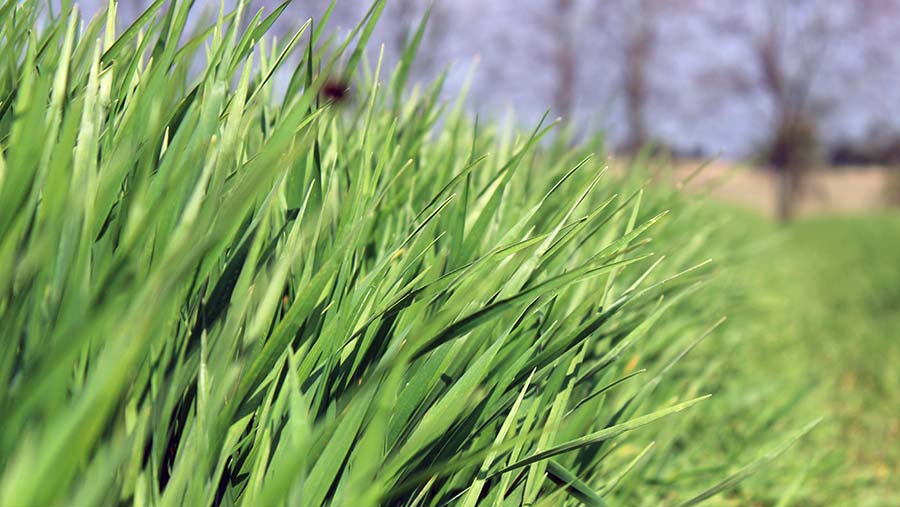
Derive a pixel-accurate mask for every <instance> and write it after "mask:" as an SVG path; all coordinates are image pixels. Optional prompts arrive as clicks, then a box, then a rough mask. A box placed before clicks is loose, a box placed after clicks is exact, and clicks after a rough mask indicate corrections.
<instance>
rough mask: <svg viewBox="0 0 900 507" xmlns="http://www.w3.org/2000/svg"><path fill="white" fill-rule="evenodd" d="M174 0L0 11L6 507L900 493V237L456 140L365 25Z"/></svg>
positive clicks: (477, 131) (485, 125)
mask: <svg viewBox="0 0 900 507" xmlns="http://www.w3.org/2000/svg"><path fill="white" fill-rule="evenodd" d="M162 3H163V2H162V0H160V1H159V2H156V4H155V5H154V6H153V7H151V10H150V11H148V12H147V14H146V15H144V16H141V17H140V18H139V19H138V20H137V21H136V22H135V24H134V25H132V26H130V27H128V28H127V29H126V30H124V31H123V32H121V33H115V26H116V24H115V4H113V3H110V8H109V10H108V12H107V13H102V14H101V15H100V16H98V17H97V18H95V19H94V20H93V21H91V22H88V23H82V21H81V20H80V19H79V16H78V13H77V11H75V10H68V9H66V10H64V11H63V12H62V14H61V15H58V16H49V17H42V16H44V14H42V13H41V9H42V8H43V6H44V3H43V2H38V1H25V2H3V3H0V19H2V20H4V21H3V22H2V23H0V62H2V65H0V323H2V332H3V340H2V342H0V381H2V382H3V385H4V387H5V389H3V390H2V391H0V413H2V414H3V420H2V426H0V505H2V506H4V507H6V506H20V505H21V506H56V505H73V506H77V507H82V506H92V505H138V506H145V505H153V506H156V505H160V506H176V505H215V506H239V505H243V506H257V505H266V506H269V505H272V506H276V505H298V506H301V507H316V506H320V505H329V506H341V505H347V506H376V505H392V506H393V505H397V506H408V507H413V506H434V507H437V506H444V505H462V506H464V507H475V506H491V507H513V506H521V505H529V506H535V507H536V506H556V505H592V506H605V505H647V506H651V505H666V506H678V507H689V506H691V505H696V504H698V503H701V502H708V504H710V505H716V504H718V505H760V506H773V507H775V506H777V507H786V506H788V505H797V506H801V505H823V506H825V505H846V504H852V505H873V506H878V505H883V506H888V505H895V504H896V501H895V500H896V497H892V496H891V495H892V494H894V493H893V492H892V491H891V487H890V486H891V483H890V479H891V477H892V476H894V475H896V472H897V447H896V446H895V445H891V442H892V441H893V440H896V438H897V431H898V428H897V421H896V413H897V410H896V408H897V406H898V382H897V380H898V378H897V370H896V368H895V367H894V366H893V365H894V364H895V363H897V362H898V361H897V359H898V347H897V341H896V340H895V338H896V336H897V334H896V331H895V329H896V325H895V324H897V320H898V316H897V313H898V307H897V306H898V297H900V292H898V286H900V284H898V282H900V271H898V270H897V267H896V265H895V264H896V263H895V262H894V261H895V249H894V248H892V246H896V245H898V243H900V221H898V220H897V219H896V218H894V217H889V216H884V217H869V218H865V217H861V218H854V219H838V218H828V219H825V218H823V219H811V220H808V221H802V222H797V223H795V224H792V225H790V226H788V227H786V228H779V227H776V226H774V225H773V224H771V223H769V222H768V221H767V220H766V219H764V218H761V217H757V216H754V215H751V214H748V213H746V212H743V211H737V210H735V209H732V208H730V207H728V206H725V205H721V204H717V203H712V202H705V201H704V200H703V199H701V198H699V197H697V196H693V195H685V194H683V193H682V192H680V191H677V190H676V189H675V188H674V187H673V186H671V185H665V184H659V183H658V181H659V179H658V178H654V177H650V175H651V174H652V173H653V171H654V169H655V166H656V163H655V162H654V161H653V160H647V159H640V158H639V159H636V160H635V162H634V167H633V168H632V170H630V171H627V172H625V173H623V174H610V172H609V171H607V170H606V169H607V168H606V164H605V162H604V160H605V158H604V156H603V155H602V154H603V153H604V146H603V144H602V142H600V141H591V142H585V143H582V144H579V145H577V146H572V145H571V144H570V143H569V142H568V141H567V139H566V138H565V137H564V136H557V133H556V131H555V130H554V125H553V124H552V122H545V123H544V124H542V125H539V126H536V127H535V128H534V129H533V130H530V131H513V130H503V129H499V128H498V127H497V126H495V125H493V124H491V123H489V122H484V121H480V120H477V119H475V118H472V117H470V116H469V115H468V114H467V113H466V112H465V109H464V108H463V107H462V104H463V103H462V101H461V100H460V101H459V102H456V103H445V102H443V101H442V100H441V99H440V93H439V92H440V82H438V83H435V84H433V85H429V86H427V87H424V88H423V87H418V88H414V87H412V86H411V85H410V83H408V82H407V81H408V75H409V69H410V66H411V63H412V58H413V57H414V53H415V44H416V41H417V40H418V39H419V38H420V37H421V33H422V32H421V30H420V31H418V32H416V34H414V35H413V37H412V39H411V43H410V46H409V49H408V51H407V52H406V53H405V55H404V57H403V58H402V60H401V62H400V63H399V65H398V67H397V68H395V69H383V68H382V65H381V60H380V59H378V60H376V61H374V62H367V61H366V60H365V55H366V54H367V53H366V51H365V45H366V42H367V38H368V37H369V36H370V35H371V33H372V30H373V27H374V24H375V23H376V22H377V19H378V17H379V15H380V13H381V10H382V9H383V7H384V2H376V3H374V4H373V7H372V9H371V10H370V11H369V13H368V14H367V16H366V18H365V19H363V20H362V21H361V22H360V24H359V25H358V26H357V27H356V28H355V29H354V30H352V31H351V32H350V34H349V36H348V37H347V38H346V39H336V38H330V37H329V36H328V34H327V32H326V31H325V30H324V29H323V28H322V27H323V26H326V25H325V24H323V23H316V24H312V23H307V24H306V25H304V26H302V27H298V31H297V33H296V34H295V35H294V36H293V37H291V38H289V39H287V40H281V41H275V40H272V39H271V38H268V37H267V36H266V32H267V30H268V28H269V27H270V26H271V24H272V23H273V22H274V20H275V18H276V17H277V15H278V14H279V12H280V11H278V10H276V11H275V12H274V13H273V14H272V15H271V16H269V15H263V14H262V13H247V12H243V11H242V7H243V3H241V4H240V5H239V8H238V10H237V11H235V12H225V11H222V12H221V13H220V14H219V17H218V18H217V20H216V21H215V22H214V24H213V25H212V26H210V27H209V28H208V30H206V31H200V32H197V33H193V34H188V33H186V32H185V30H186V28H185V27H186V24H187V19H188V18H189V10H190V7H191V3H190V2H176V3H174V4H173V5H172V7H171V8H169V9H167V10H163V9H161V6H162ZM286 6H287V4H285V5H284V6H283V7H284V8H286ZM241 19H243V22H236V20H241ZM288 61H290V62H294V63H293V64H292V66H291V68H288V67H286V63H285V62H288ZM297 61H299V64H298V63H296V62H297ZM198 62H202V63H203V65H200V64H199V63H198ZM275 76H282V78H283V79H285V82H284V83H282V84H284V85H285V88H286V91H285V90H281V91H284V92H285V93H281V91H279V90H278V89H276V86H275V84H274V83H275V79H276V78H275ZM348 87H349V88H350V90H351V91H352V93H350V94H347V93H346V89H347V88H348ZM710 259H712V261H710ZM724 315H728V317H729V318H728V320H727V321H726V320H724V319H723V316H724ZM710 393H712V394H714V396H712V397H711V398H710V397H709V394H710ZM819 421H823V422H821V423H819Z"/></svg>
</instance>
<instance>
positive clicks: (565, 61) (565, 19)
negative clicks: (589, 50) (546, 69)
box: [551, 0, 578, 120]
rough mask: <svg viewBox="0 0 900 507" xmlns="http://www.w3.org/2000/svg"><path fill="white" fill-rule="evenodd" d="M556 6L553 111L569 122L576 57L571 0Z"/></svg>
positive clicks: (573, 92)
mask: <svg viewBox="0 0 900 507" xmlns="http://www.w3.org/2000/svg"><path fill="white" fill-rule="evenodd" d="M555 1H556V6H555V9H554V13H553V17H552V20H553V22H552V26H551V29H552V30H553V38H554V40H555V42H556V52H555V53H556V54H555V58H554V59H553V64H554V70H555V73H556V77H555V88H554V91H553V109H554V111H556V112H557V113H558V114H559V115H560V116H561V117H562V118H564V119H565V120H571V118H572V113H573V104H574V102H575V89H576V87H575V84H576V80H577V78H578V76H577V75H576V69H577V59H578V55H576V54H575V33H574V32H575V30H574V26H573V23H572V15H573V11H574V3H575V2H574V1H573V0H555Z"/></svg>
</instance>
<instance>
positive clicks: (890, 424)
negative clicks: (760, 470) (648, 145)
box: [697, 204, 900, 507]
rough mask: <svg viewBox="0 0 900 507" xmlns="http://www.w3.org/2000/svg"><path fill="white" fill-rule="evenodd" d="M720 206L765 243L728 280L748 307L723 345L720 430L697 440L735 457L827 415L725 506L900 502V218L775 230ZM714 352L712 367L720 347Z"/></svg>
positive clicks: (826, 221) (815, 222)
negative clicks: (747, 444)
mask: <svg viewBox="0 0 900 507" xmlns="http://www.w3.org/2000/svg"><path fill="white" fill-rule="evenodd" d="M714 206H715V207H719V206H721V207H722V208H723V209H721V210H720V212H721V213H722V214H724V215H727V216H729V217H730V218H731V220H732V223H733V226H734V227H735V228H736V229H737V230H738V231H740V232H739V235H751V236H752V237H755V238H759V239H758V241H759V242H760V243H761V246H760V247H759V249H757V250H754V252H753V253H752V255H748V256H746V257H744V258H743V260H742V261H737V262H735V263H734V264H733V265H734V271H733V272H732V273H730V274H729V275H728V276H726V277H723V280H722V283H723V289H725V290H731V291H736V292H740V293H742V294H744V295H745V296H746V297H745V299H744V302H745V305H746V306H743V307H742V310H739V311H735V312H733V314H732V315H733V316H734V319H732V320H731V322H730V324H729V326H730V327H729V328H726V330H725V333H726V335H733V338H732V339H734V340H735V341H736V342H737V343H734V344H733V345H731V346H730V347H729V348H726V349H725V350H727V354H728V357H729V358H728V359H727V360H725V364H724V365H723V368H724V370H725V371H726V372H727V375H726V376H725V378H727V379H728V380H726V381H724V382H723V384H722V387H721V391H719V395H717V396H715V397H714V398H713V399H712V400H711V404H712V405H714V407H713V408H710V410H711V411H714V412H715V413H716V414H717V415H716V416H715V419H716V421H717V425H716V426H717V427H715V428H714V429H712V430H710V428H708V427H698V428H697V437H698V438H701V439H704V438H705V439H709V440H711V441H713V442H718V445H719V446H721V449H722V452H723V453H724V456H728V457H733V456H734V455H735V454H734V453H735V452H736V450H737V452H740V449H741V448H740V446H735V445H734V444H733V442H734V441H737V440H741V439H749V440H750V441H758V439H760V438H761V435H764V434H770V433H773V432H774V433H779V432H781V431H783V427H784V425H785V424H787V425H788V426H790V423H788V422H786V421H792V420H800V421H802V420H804V419H806V418H809V417H812V416H815V415H821V416H824V417H825V418H826V419H825V420H824V422H823V423H822V424H821V425H820V426H819V427H818V428H817V429H816V430H815V431H814V432H813V433H812V434H811V435H809V436H808V438H807V439H805V440H803V441H801V442H800V443H799V444H798V446H797V448H795V449H794V450H792V451H791V452H790V453H789V454H788V455H786V456H785V457H784V459H783V460H782V461H781V463H780V465H779V466H778V467H776V468H775V469H773V470H772V471H771V472H769V473H767V475H768V478H762V477H758V478H757V479H751V480H750V481H749V482H748V483H746V484H745V485H744V486H742V487H740V488H739V489H738V492H736V493H735V495H734V497H733V498H731V499H730V500H729V499H726V498H723V499H722V500H721V504H722V505H821V506H830V505H859V506H883V507H888V506H894V505H898V504H900V491H898V489H897V487H896V483H895V479H896V477H897V474H898V472H900V445H898V442H900V410H898V409H900V374H898V369H897V367H896V364H898V361H900V331H898V329H900V272H898V268H897V261H898V257H897V252H898V251H900V250H898V249H900V215H898V214H896V213H893V212H890V213H888V212H881V213H879V214H871V213H870V214H863V215H855V216H835V215H830V216H816V217H810V218H806V219H800V220H797V221H795V222H793V223H790V224H788V225H785V226H777V225H775V224H774V223H772V222H770V219H768V218H765V217H762V216H758V215H756V214H755V213H751V212H747V211H739V210H735V209H731V208H729V207H728V206H726V205H721V204H715V205H714ZM726 339H727V338H726ZM732 347H733V348H732ZM707 352H708V353H709V354H710V358H709V359H710V360H713V359H714V358H715V357H718V356H719V354H722V353H723V349H721V348H714V347H711V346H709V347H708V350H707ZM788 392H793V393H795V396H785V393H788ZM710 433H712V438H710ZM715 445H716V444H710V446H711V447H714V446H715ZM707 458H708V457H707ZM722 459H727V458H722ZM698 461H702V459H700V458H698Z"/></svg>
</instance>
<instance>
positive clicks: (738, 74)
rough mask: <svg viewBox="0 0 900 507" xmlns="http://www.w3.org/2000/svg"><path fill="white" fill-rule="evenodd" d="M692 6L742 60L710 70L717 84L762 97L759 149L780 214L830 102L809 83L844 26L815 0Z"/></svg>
mask: <svg viewBox="0 0 900 507" xmlns="http://www.w3.org/2000/svg"><path fill="white" fill-rule="evenodd" d="M695 6H699V7H700V8H701V9H706V14H707V18H706V19H708V20H710V21H711V23H712V26H713V27H714V29H715V31H716V32H717V33H716V34H715V36H716V37H719V38H720V39H721V40H728V39H731V40H735V39H737V40H738V41H742V44H743V46H744V48H745V54H746V55H747V57H748V58H747V59H746V61H744V60H739V61H735V62H732V63H731V64H730V65H729V66H727V67H726V68H722V69H718V70H717V72H719V73H721V74H723V75H724V76H726V79H723V80H719V81H718V82H719V83H729V84H730V85H731V86H732V87H733V90H732V91H737V92H739V93H741V94H743V95H745V96H761V97H763V98H764V100H765V102H766V105H767V111H768V113H769V114H768V132H769V133H768V135H767V141H766V146H765V149H764V150H763V153H762V155H763V159H764V161H765V162H766V163H767V164H768V165H769V166H770V167H771V168H772V170H773V171H774V172H775V174H776V178H777V196H776V201H777V210H776V213H777V215H778V217H779V218H780V219H782V220H787V219H789V218H790V217H791V216H792V215H793V213H794V204H795V202H796V200H797V198H798V196H799V194H800V192H801V190H802V188H803V180H804V175H805V174H806V173H807V172H808V170H809V169H811V168H812V166H813V165H815V164H816V163H817V162H818V161H819V160H820V159H821V147H822V144H821V142H820V133H819V125H820V123H821V121H822V117H823V116H824V115H825V114H826V113H827V112H828V109H829V107H830V104H829V102H830V101H829V99H828V98H826V96H825V95H824V94H821V93H819V92H820V88H819V87H818V86H817V85H819V84H820V81H821V77H822V74H823V73H826V72H828V69H827V64H828V63H829V59H828V55H829V51H830V50H831V49H832V47H833V45H834V44H836V43H839V41H840V39H841V38H842V37H843V36H845V35H846V30H847V28H848V27H847V26H846V24H843V23H842V22H841V21H840V20H839V19H838V18H837V17H835V16H834V12H833V10H829V9H827V8H824V7H823V6H822V5H821V4H818V5H817V2H816V1H815V0H797V1H794V2H784V1H782V0H759V1H757V2H752V3H743V2H738V1H735V2H731V5H729V6H723V5H720V4H717V5H716V6H715V8H710V5H709V3H705V2H695ZM728 7H733V8H728Z"/></svg>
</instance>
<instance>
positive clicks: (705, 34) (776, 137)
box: [85, 0, 900, 507]
mask: <svg viewBox="0 0 900 507" xmlns="http://www.w3.org/2000/svg"><path fill="white" fill-rule="evenodd" d="M258 4H260V3H259V2H257V3H255V4H254V5H258ZM307 4H309V5H308V6H304V7H299V6H298V7H297V10H296V11H293V10H290V11H288V14H289V16H287V17H286V19H285V20H284V21H283V22H282V23H283V24H284V25H285V26H291V23H295V24H296V21H297V20H300V19H305V18H306V17H307V16H309V15H314V14H315V12H316V10H317V9H322V8H324V7H323V6H324V3H323V2H307ZM368 4H369V2H368V1H367V0H363V1H359V2H356V1H339V2H338V4H337V5H338V8H337V10H336V16H337V18H338V19H337V24H338V25H340V24H341V23H342V22H344V23H345V24H350V22H351V21H355V20H357V18H358V17H359V13H360V12H361V11H362V10H364V9H365V8H366V7H368ZM122 5H123V7H124V9H123V10H126V11H128V10H130V11H131V12H132V14H133V13H136V12H138V11H139V9H140V8H141V6H142V3H141V2H137V1H136V2H128V3H126V2H123V3H122ZM389 5H390V8H389V10H388V11H387V14H386V15H385V18H386V19H385V20H384V21H383V22H382V23H381V24H380V25H379V32H378V35H377V36H376V37H375V39H373V40H374V41H376V42H382V43H384V44H385V47H386V48H387V50H386V51H387V54H388V56H389V57H392V58H395V59H396V58H399V54H400V48H402V46H403V43H404V41H406V40H407V39H408V37H409V34H410V33H411V29H412V28H414V27H415V25H416V23H418V20H419V19H420V17H421V16H422V14H423V12H424V10H425V5H426V2H415V1H395V2H391V3H389ZM85 6H86V7H87V9H88V10H89V11H90V9H91V2H85ZM434 9H435V10H434V12H433V13H432V19H431V20H430V23H431V24H430V28H429V30H428V31H427V32H426V34H427V35H426V38H425V42H424V44H423V49H422V51H421V54H420V58H419V64H418V66H417V67H416V70H415V74H416V76H415V77H416V78H417V79H418V80H419V81H421V82H428V81H430V80H431V79H433V78H434V77H435V76H437V75H438V74H439V73H440V72H441V71H442V70H443V69H445V68H447V66H448V65H450V66H451V70H450V71H449V74H448V78H447V87H446V88H447V92H446V93H447V94H448V96H455V94H457V93H458V92H459V91H460V90H461V89H463V88H464V86H465V85H464V83H465V81H466V76H467V75H468V74H469V72H470V68H471V67H472V64H473V63H474V62H475V61H476V60H477V61H479V64H478V68H477V70H475V71H474V74H473V75H474V76H475V77H474V79H473V81H472V83H473V84H472V88H471V93H470V97H471V98H470V108H471V109H472V110H473V111H478V112H480V113H482V114H484V115H486V116H493V117H495V118H503V117H504V114H505V113H506V112H507V111H509V110H512V111H514V113H515V118H516V119H515V120H512V121H513V122H518V123H520V124H525V125H528V124H529V122H533V121H534V120H535V118H537V117H539V116H540V114H541V113H542V112H543V111H544V109H545V108H546V107H547V106H548V105H550V106H551V112H552V114H554V115H558V116H561V117H563V118H564V121H565V122H566V123H567V124H568V125H569V127H570V129H571V130H572V131H574V132H575V134H574V137H575V138H576V139H577V138H579V136H582V135H587V133H591V132H595V131H604V132H606V133H607V136H606V143H607V145H608V146H609V147H610V148H611V149H612V151H613V152H614V153H616V155H615V156H613V157H612V158H611V165H612V166H613V169H614V170H617V165H618V166H619V169H618V170H621V171H626V170H627V169H626V168H625V166H626V165H627V164H626V163H625V162H621V163H620V162H618V161H620V160H630V159H631V157H632V156H635V154H636V153H638V156H640V153H641V150H642V149H646V150H649V149H650V148H645V147H647V146H652V147H653V148H652V149H653V150H655V151H657V152H661V153H664V154H665V156H663V157H661V158H659V159H656V158H649V159H647V160H644V161H643V162H642V164H645V165H647V166H650V167H656V166H659V167H666V168H670V169H666V170H665V171H664V172H663V173H662V174H663V176H660V178H661V179H664V180H665V179H668V180H669V182H670V183H672V184H677V182H679V181H683V180H684V179H685V178H687V177H688V176H689V175H691V174H692V173H693V172H694V170H695V169H696V168H697V167H698V166H699V165H702V164H703V163H702V162H700V161H699V160H700V159H707V158H708V159H711V160H712V162H711V163H709V164H708V166H707V167H706V168H705V169H704V170H703V171H701V172H700V173H699V174H698V175H697V176H696V177H693V178H692V180H691V183H690V184H689V185H687V187H686V189H685V190H686V191H687V192H688V193H690V194H692V195H696V196H701V197H700V198H701V199H703V200H705V202H703V210H702V211H698V213H701V214H703V215H704V216H706V217H707V218H708V219H709V220H713V221H718V222H721V223H722V224H723V226H722V227H720V228H719V229H718V230H719V231H720V232H717V233H716V234H724V235H725V236H726V237H727V238H729V239H728V241H730V242H731V243H732V244H741V245H744V246H743V247H742V249H741V251H740V254H739V255H735V254H728V255H727V256H726V258H724V259H717V260H719V261H720V262H721V264H722V265H724V266H726V267H724V268H722V274H721V276H720V277H719V278H718V280H717V281H716V282H714V283H715V284H716V286H717V287H718V288H719V290H721V291H723V293H727V294H730V295H732V296H734V297H735V299H736V300H737V301H739V305H738V306H737V307H736V308H735V309H733V310H730V311H729V312H728V313H729V316H730V320H729V321H728V322H727V323H726V324H725V327H724V328H723V331H722V333H721V336H720V337H719V338H717V339H714V340H711V341H709V342H707V343H705V344H703V346H702V347H701V348H700V349H699V350H698V351H697V353H696V354H693V355H692V356H690V359H689V363H688V364H689V365H694V366H695V367H696V368H698V369H701V368H706V367H707V366H708V363H710V362H716V363H717V367H718V368H720V369H721V371H724V372H726V373H727V374H723V375H719V376H717V377H716V378H720V379H721V381H720V382H719V385H717V386H716V387H717V389H716V390H715V391H714V392H715V396H714V397H713V399H712V400H710V401H709V402H708V403H709V406H707V408H706V409H705V410H704V413H703V416H702V417H700V416H696V417H694V418H692V417H691V416H687V417H685V420H684V422H680V423H678V424H681V425H682V428H684V427H687V428H689V429H690V432H689V433H688V434H689V435H690V438H691V439H692V440H693V441H692V442H691V445H690V446H685V447H686V449H687V450H686V451H685V453H684V454H683V455H682V456H681V457H676V458H672V459H674V460H677V462H676V463H674V464H670V465H671V466H673V467H674V468H675V469H677V468H678V466H679V463H680V464H681V465H683V469H682V471H681V472H678V473H682V474H685V475H690V474H694V475H695V476H696V478H697V481H698V484H699V483H705V482H708V479H709V478H710V477H719V476H721V472H722V469H721V467H722V466H724V465H721V464H722V463H742V462H745V461H746V458H747V457H752V456H753V455H755V454H756V453H757V452H758V451H759V449H758V448H757V447H756V445H755V443H757V442H763V441H773V440H779V439H780V438H778V436H779V435H781V434H782V433H784V432H786V431H788V430H790V429H791V428H796V427H797V426H799V425H801V424H802V423H804V422H806V421H809V420H811V419H814V418H815V417H820V416H824V417H825V421H824V422H823V423H822V424H821V425H820V426H819V427H818V428H816V429H815V430H814V431H813V432H812V433H811V434H810V435H809V436H807V437H806V438H805V439H803V440H801V441H800V442H799V443H798V444H797V447H796V448H794V449H792V450H790V451H789V453H788V454H786V455H784V456H783V457H782V458H781V459H779V460H778V461H777V464H776V465H775V467H774V468H772V469H769V470H766V471H765V472H764V473H761V474H759V475H756V476H754V477H753V478H751V479H749V480H747V481H746V482H744V483H742V484H741V485H740V486H738V487H737V488H736V489H735V490H734V491H732V492H730V493H728V494H726V495H724V496H722V497H720V498H717V499H713V500H712V501H711V503H710V504H711V505H723V506H744V505H748V506H773V507H786V506H788V505H796V506H860V507H868V506H871V507H896V506H898V505H900V486H898V483H900V479H898V477H900V367H898V365H900V212H898V211H897V209H896V208H895V207H894V206H895V205H896V204H897V202H898V196H900V183H898V181H900V177H898V175H897V172H898V169H897V167H896V165H897V164H898V163H900V154H898V153H897V151H898V150H897V146H898V145H900V95H898V94H900V86H898V85H900V1H894V0H838V1H834V2H831V1H829V2H824V1H815V0H804V1H798V2H782V1H778V0H774V1H770V2H769V1H762V0H759V1H746V2H739V1H735V2H731V1H729V2H720V1H716V0H707V1H702V0H693V1H692V0H622V1H616V2H597V1H595V2H587V1H575V0H554V1H549V0H548V1H544V2H539V1H529V2H521V3H520V2H516V1H513V0H510V1H502V2H501V1H496V2H479V1H453V0H443V1H442V2H438V3H437V4H435V8H434ZM372 46H373V47H377V44H373V45H372ZM635 362H636V363H637V364H639V363H640V358H639V357H638V358H635ZM704 371H705V370H704ZM786 393H789V394H786ZM673 445H676V444H673ZM639 447H640V446H638V448H639ZM676 456H678V455H677V453H676ZM678 460H680V461H678ZM707 462H708V463H710V466H709V468H704V466H703V464H704V463H707ZM660 466H662V465H660ZM673 473H676V472H673ZM657 477H661V476H657ZM663 486H664V485H663ZM663 489H664V488H663Z"/></svg>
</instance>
